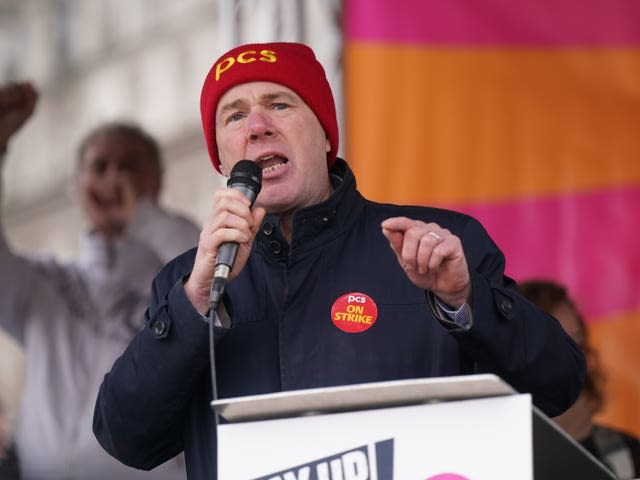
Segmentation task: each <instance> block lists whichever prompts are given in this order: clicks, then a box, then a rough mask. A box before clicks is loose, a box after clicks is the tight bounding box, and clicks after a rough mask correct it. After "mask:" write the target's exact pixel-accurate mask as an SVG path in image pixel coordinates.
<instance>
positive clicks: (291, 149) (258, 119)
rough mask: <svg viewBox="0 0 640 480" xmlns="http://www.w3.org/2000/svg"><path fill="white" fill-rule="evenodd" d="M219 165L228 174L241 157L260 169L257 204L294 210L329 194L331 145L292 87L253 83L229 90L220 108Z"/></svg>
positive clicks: (279, 210) (274, 210)
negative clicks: (260, 188) (328, 165)
mask: <svg viewBox="0 0 640 480" xmlns="http://www.w3.org/2000/svg"><path fill="white" fill-rule="evenodd" d="M215 120H216V139H217V144H218V155H219V158H220V168H221V171H222V172H223V173H224V174H225V175H227V176H228V175H229V174H230V173H231V170H232V169H233V166H234V165H235V164H236V163H237V162H238V161H240V160H243V159H248V160H252V161H254V162H257V163H258V164H259V165H260V166H261V168H262V190H261V192H260V195H259V196H258V199H257V202H256V203H257V204H258V205H261V206H263V207H265V209H266V210H267V212H269V213H275V214H283V213H285V214H286V213H291V212H293V211H294V210H297V209H300V208H304V207H307V206H310V205H314V204H316V203H319V202H321V201H323V200H325V199H327V198H328V197H329V195H330V194H331V185H330V182H329V176H328V171H327V152H329V151H330V150H331V145H330V143H329V140H328V139H327V136H326V135H325V132H324V130H323V128H322V125H321V124H320V122H319V120H318V119H317V117H316V116H315V114H314V113H313V111H312V110H311V109H310V108H309V106H308V105H307V104H306V103H305V102H304V101H303V100H302V99H301V98H300V97H299V96H298V94H296V93H295V92H294V91H293V90H291V89H289V88H287V87H284V86H282V85H279V84H277V83H272V82H250V83H245V84H241V85H237V86H235V87H233V88H231V89H230V90H229V91H227V92H226V93H225V94H224V95H223V96H222V97H221V98H220V101H219V102H218V107H217V110H216V119H215Z"/></svg>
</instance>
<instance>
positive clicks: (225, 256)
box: [209, 160, 262, 313]
mask: <svg viewBox="0 0 640 480" xmlns="http://www.w3.org/2000/svg"><path fill="white" fill-rule="evenodd" d="M227 187H228V188H233V189H235V190H239V191H240V192H242V194H244V196H245V197H247V199H249V202H251V205H250V207H249V208H251V207H253V204H254V202H255V201H256V197H257V196H258V193H260V189H261V188H262V169H261V168H260V167H259V166H258V164H256V163H255V162H252V161H251V160H240V161H239V162H238V163H236V164H235V165H234V166H233V169H232V170H231V175H229V180H227ZM237 253H238V244H237V243H235V242H225V243H223V244H222V245H220V248H219V249H218V256H217V257H216V269H215V273H214V275H213V283H212V284H211V293H210V295H209V306H210V308H211V310H210V311H211V312H212V313H213V312H214V311H215V309H216V308H217V306H218V302H220V299H221V298H222V294H223V293H224V287H225V284H226V282H227V278H228V277H229V273H231V269H232V268H233V263H234V262H235V260H236V254H237Z"/></svg>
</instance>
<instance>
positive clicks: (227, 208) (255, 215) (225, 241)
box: [184, 160, 265, 314]
mask: <svg viewBox="0 0 640 480" xmlns="http://www.w3.org/2000/svg"><path fill="white" fill-rule="evenodd" d="M261 185H262V170H261V169H260V167H259V166H258V165H257V164H256V163H255V162H252V161H251V160H241V161H239V162H238V163H236V165H235V166H234V167H233V170H232V171H231V174H230V175H229V180H228V181H227V186H228V187H229V188H227V189H221V190H218V191H217V192H216V193H215V196H214V207H213V211H212V213H211V215H210V216H209V218H208V219H207V220H206V221H205V223H204V226H203V228H202V233H201V234H200V242H199V244H198V252H197V254H196V259H195V263H194V266H193V270H192V272H191V275H190V277H189V279H188V280H187V282H186V283H185V286H184V289H185V293H186V295H187V297H188V298H189V300H190V301H191V303H192V304H193V305H194V306H195V308H196V309H197V310H198V311H199V312H200V313H202V314H204V313H206V312H207V311H208V310H209V309H210V307H211V305H210V303H211V302H213V303H215V304H216V305H217V301H219V300H220V297H221V296H222V293H223V292H224V286H225V283H226V281H227V280H230V279H232V278H234V277H235V276H236V275H237V274H238V273H239V272H240V271H241V270H242V268H243V267H244V265H245V263H246V261H247V259H248V257H249V253H250V252H251V246H252V243H253V239H254V238H255V235H256V233H257V231H258V228H259V227H260V224H261V223H262V219H263V218H264V215H265V211H264V209H263V208H256V209H255V210H251V207H252V205H253V203H254V201H255V199H256V197H257V196H258V193H259V192H260V188H261ZM234 267H235V268H234ZM214 277H215V279H214ZM214 284H215V285H214Z"/></svg>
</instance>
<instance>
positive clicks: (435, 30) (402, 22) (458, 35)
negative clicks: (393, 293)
mask: <svg viewBox="0 0 640 480" xmlns="http://www.w3.org/2000/svg"><path fill="white" fill-rule="evenodd" d="M345 27H346V28H345V32H346V35H347V39H348V40H350V41H354V40H355V41H371V42H390V43H410V44H423V45H424V44H445V45H446V44H452V45H478V46H482V45H555V46H586V45H592V46H628V45H639V44H640V1H637V0H540V1H531V0H489V1H484V2H473V1H468V0H467V1H465V0H402V1H401V2H390V1H371V0H350V1H348V2H346V3H345Z"/></svg>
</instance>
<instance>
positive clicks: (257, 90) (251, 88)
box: [216, 82, 306, 115]
mask: <svg viewBox="0 0 640 480" xmlns="http://www.w3.org/2000/svg"><path fill="white" fill-rule="evenodd" d="M280 96H282V97H289V98H291V99H293V100H295V101H299V102H300V103H305V102H304V101H303V100H302V98H300V96H299V95H298V94H297V93H296V92H294V91H293V90H291V89H290V88H289V87H285V86H284V85H281V84H279V83H274V82H248V83H241V84H240V85H236V86H234V87H232V88H230V89H229V90H227V91H226V92H225V93H224V94H223V95H222V96H221V97H220V100H219V101H218V105H217V107H216V115H217V114H219V113H220V112H221V111H222V110H224V109H228V108H230V107H232V106H233V105H234V104H237V103H242V102H251V101H260V100H262V99H265V98H271V97H276V98H277V97H280ZM305 105H306V104H305Z"/></svg>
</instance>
